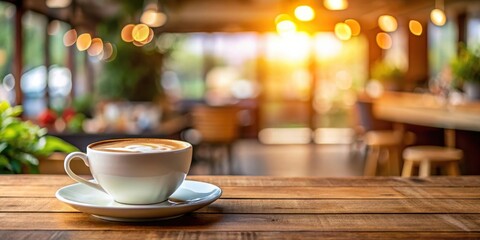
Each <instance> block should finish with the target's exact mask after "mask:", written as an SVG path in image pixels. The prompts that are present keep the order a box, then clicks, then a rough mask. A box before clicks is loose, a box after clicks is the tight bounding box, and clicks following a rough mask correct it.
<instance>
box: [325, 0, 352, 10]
mask: <svg viewBox="0 0 480 240" xmlns="http://www.w3.org/2000/svg"><path fill="white" fill-rule="evenodd" d="M323 5H324V6H325V8H327V9H328V10H344V9H346V8H347V7H348V1H347V0H323Z"/></svg>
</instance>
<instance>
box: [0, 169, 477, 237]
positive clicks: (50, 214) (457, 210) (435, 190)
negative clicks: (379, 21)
mask: <svg viewBox="0 0 480 240" xmlns="http://www.w3.org/2000/svg"><path fill="white" fill-rule="evenodd" d="M189 179H192V180H198V181H205V182H211V183H214V184H216V185H218V186H220V187H221V188H222V190H223V194H222V198H221V199H219V200H217V201H216V202H214V203H212V204H211V205H209V206H207V207H204V208H202V209H200V210H198V211H196V212H193V213H189V214H186V215H184V216H182V217H179V218H176V219H171V220H164V221H157V222H146V223H118V222H109V221H104V220H101V219H97V218H95V217H93V216H91V215H89V214H85V213H81V212H78V211H77V210H75V209H73V208H71V207H69V206H68V205H67V204H64V203H62V202H60V201H59V200H57V199H56V198H55V197H54V194H55V192H56V191H57V190H58V189H59V188H60V187H63V186H65V185H68V184H72V183H74V182H73V180H70V179H69V178H68V177H67V176H65V175H50V176H46V175H1V176H0V222H1V224H0V239H159V238H162V239H163V238H165V239H227V240H228V239H480V177H478V176H468V177H465V176H463V177H432V178H426V179H417V178H396V177H395V178H392V177H384V178H338V179H336V178H282V177H245V176H190V177H189Z"/></svg>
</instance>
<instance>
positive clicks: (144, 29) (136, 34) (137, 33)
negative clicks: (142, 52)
mask: <svg viewBox="0 0 480 240" xmlns="http://www.w3.org/2000/svg"><path fill="white" fill-rule="evenodd" d="M149 33H150V28H149V27H148V26H147V25H145V24H143V23H141V24H137V25H135V27H133V29H132V37H133V40H135V41H137V42H142V41H144V40H145V39H147V38H148V35H149Z"/></svg>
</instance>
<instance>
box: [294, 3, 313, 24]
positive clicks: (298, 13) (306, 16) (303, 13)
mask: <svg viewBox="0 0 480 240" xmlns="http://www.w3.org/2000/svg"><path fill="white" fill-rule="evenodd" d="M294 13H295V17H296V18H297V19H298V20H300V21H303V22H308V21H312V20H313V19H314V18H315V11H314V10H313V8H312V7H310V6H308V5H301V6H298V7H296V8H295V12H294Z"/></svg>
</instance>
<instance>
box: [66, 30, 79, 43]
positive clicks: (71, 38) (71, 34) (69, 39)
mask: <svg viewBox="0 0 480 240" xmlns="http://www.w3.org/2000/svg"><path fill="white" fill-rule="evenodd" d="M76 41H77V30H75V29H70V30H68V31H67V32H66V33H65V34H64V35H63V45H65V46H66V47H70V46H72V45H73V44H75V42H76Z"/></svg>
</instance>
